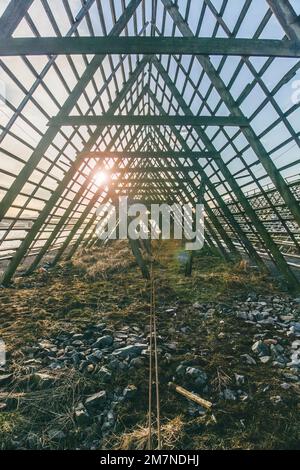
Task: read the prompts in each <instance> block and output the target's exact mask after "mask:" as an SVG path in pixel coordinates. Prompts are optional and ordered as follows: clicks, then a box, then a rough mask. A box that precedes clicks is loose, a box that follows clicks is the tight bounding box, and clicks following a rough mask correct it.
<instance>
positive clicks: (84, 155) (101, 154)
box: [78, 151, 220, 160]
mask: <svg viewBox="0 0 300 470" xmlns="http://www.w3.org/2000/svg"><path fill="white" fill-rule="evenodd" d="M78 158H82V159H85V158H95V159H102V158H126V159H127V158H133V159H136V158H138V159H141V158H146V159H148V158H150V159H151V158H191V159H195V160H196V159H199V158H220V155H219V154H218V152H214V153H212V152H205V151H203V152H193V151H190V152H82V153H81V154H79V155H78Z"/></svg>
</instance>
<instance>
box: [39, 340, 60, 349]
mask: <svg viewBox="0 0 300 470" xmlns="http://www.w3.org/2000/svg"><path fill="white" fill-rule="evenodd" d="M38 346H39V347H40V348H41V349H51V348H55V347H56V346H55V344H53V343H51V341H48V340H47V339H45V340H43V341H40V342H39V343H38Z"/></svg>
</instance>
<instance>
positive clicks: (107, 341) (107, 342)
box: [92, 335, 114, 349]
mask: <svg viewBox="0 0 300 470" xmlns="http://www.w3.org/2000/svg"><path fill="white" fill-rule="evenodd" d="M113 342H114V339H113V337H112V336H110V335H105V336H101V338H98V339H97V340H96V341H95V343H93V345H92V346H93V348H99V349H102V348H108V347H109V346H112V344H113Z"/></svg>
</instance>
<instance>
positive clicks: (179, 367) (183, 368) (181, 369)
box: [175, 364, 186, 377]
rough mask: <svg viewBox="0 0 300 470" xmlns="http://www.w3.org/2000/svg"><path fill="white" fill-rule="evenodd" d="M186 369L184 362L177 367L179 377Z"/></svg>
mask: <svg viewBox="0 0 300 470" xmlns="http://www.w3.org/2000/svg"><path fill="white" fill-rule="evenodd" d="M185 371H186V367H185V366H184V365H182V364H180V365H179V366H178V367H177V368H176V371H175V373H176V375H178V377H183V376H184V374H185Z"/></svg>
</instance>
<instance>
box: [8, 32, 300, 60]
mask: <svg viewBox="0 0 300 470" xmlns="http://www.w3.org/2000/svg"><path fill="white" fill-rule="evenodd" d="M51 54H55V55H58V54H63V55H65V54H185V55H194V54H197V55H230V56H263V57H300V42H299V40H296V41H282V40H274V39H241V38H238V39H236V38H229V39H227V38H198V37H189V38H182V37H139V36H133V37H117V38H110V37H107V36H105V37H99V36H98V37H63V38H53V37H42V38H25V37H24V38H10V39H7V40H6V41H5V42H3V43H1V44H0V55H2V56H14V55H15V56H16V55H17V56H18V55H51Z"/></svg>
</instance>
